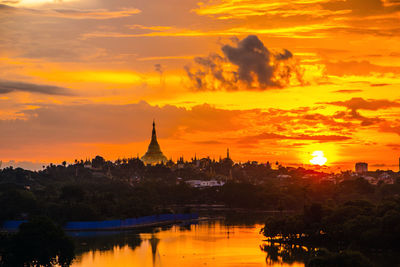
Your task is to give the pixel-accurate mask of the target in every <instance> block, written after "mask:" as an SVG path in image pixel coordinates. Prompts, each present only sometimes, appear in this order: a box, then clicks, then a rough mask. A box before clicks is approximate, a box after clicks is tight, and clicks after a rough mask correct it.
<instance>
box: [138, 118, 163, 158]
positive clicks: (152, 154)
mask: <svg viewBox="0 0 400 267" xmlns="http://www.w3.org/2000/svg"><path fill="white" fill-rule="evenodd" d="M141 160H142V161H143V162H144V163H145V164H157V163H161V162H167V161H168V159H167V157H166V156H164V154H163V153H162V152H161V149H160V145H159V144H158V142H157V135H156V124H155V122H154V120H153V131H152V133H151V141H150V144H149V148H148V149H147V152H146V154H144V156H143V157H141Z"/></svg>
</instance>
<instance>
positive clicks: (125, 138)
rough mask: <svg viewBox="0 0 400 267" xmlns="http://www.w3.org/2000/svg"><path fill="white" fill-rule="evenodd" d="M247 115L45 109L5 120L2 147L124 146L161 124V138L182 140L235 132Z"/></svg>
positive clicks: (101, 107) (205, 109) (206, 109)
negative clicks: (92, 144)
mask: <svg viewBox="0 0 400 267" xmlns="http://www.w3.org/2000/svg"><path fill="white" fill-rule="evenodd" d="M246 113H247V112H246V111H235V110H223V109H218V108H215V107H212V106H210V105H207V104H204V105H198V106H194V107H193V108H192V109H185V108H178V107H176V106H170V105H167V106H164V107H158V106H151V105H149V104H148V103H146V102H144V101H142V102H139V103H136V104H128V105H109V104H86V105H43V106H39V108H36V109H33V110H23V111H20V114H21V117H22V119H15V120H0V129H2V131H0V140H1V146H2V147H5V146H10V147H19V146H25V145H32V144H40V145H44V146H46V145H54V144H68V143H111V144H113V143H114V144H115V143H116V144H121V143H130V142H139V141H144V140H147V139H148V138H149V135H150V133H151V123H152V121H153V119H154V118H155V119H156V124H157V128H158V129H159V130H160V131H159V137H160V138H172V137H173V138H174V139H179V138H180V136H181V135H186V134H196V133H198V132H208V133H210V132H212V133H215V132H221V131H222V132H226V131H236V130H239V129H241V128H243V127H246V125H245V124H244V122H246V121H245V120H240V119H238V118H240V117H241V116H243V115H244V114H246Z"/></svg>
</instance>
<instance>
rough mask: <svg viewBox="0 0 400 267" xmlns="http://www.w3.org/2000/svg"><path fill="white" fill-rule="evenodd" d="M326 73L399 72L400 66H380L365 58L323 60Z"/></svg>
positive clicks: (362, 74) (338, 74)
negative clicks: (357, 59) (361, 59)
mask: <svg viewBox="0 0 400 267" xmlns="http://www.w3.org/2000/svg"><path fill="white" fill-rule="evenodd" d="M322 63H323V64H324V65H325V67H326V70H327V73H328V74H331V75H336V76H345V75H357V76H366V75H370V74H371V73H374V72H375V73H395V74H400V67H397V66H381V65H376V64H372V63H371V62H369V61H367V60H363V61H337V62H331V61H325V62H322Z"/></svg>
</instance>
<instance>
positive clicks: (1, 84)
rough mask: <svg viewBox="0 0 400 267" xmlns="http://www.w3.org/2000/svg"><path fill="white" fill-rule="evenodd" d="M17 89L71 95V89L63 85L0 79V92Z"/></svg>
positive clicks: (5, 92) (9, 91) (4, 92)
mask: <svg viewBox="0 0 400 267" xmlns="http://www.w3.org/2000/svg"><path fill="white" fill-rule="evenodd" d="M15 91H23V92H30V93H40V94H48V95H71V91H70V89H67V88H63V87H58V86H53V85H41V84H33V83H24V82H17V81H7V80H0V94H7V93H11V92H15Z"/></svg>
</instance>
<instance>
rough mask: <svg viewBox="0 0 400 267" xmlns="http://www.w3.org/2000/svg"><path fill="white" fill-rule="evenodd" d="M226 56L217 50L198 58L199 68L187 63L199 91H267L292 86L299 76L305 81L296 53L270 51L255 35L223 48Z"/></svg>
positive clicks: (191, 79) (192, 81) (189, 72)
mask: <svg viewBox="0 0 400 267" xmlns="http://www.w3.org/2000/svg"><path fill="white" fill-rule="evenodd" d="M221 50H222V52H223V56H221V55H219V54H216V53H213V54H210V55H209V56H208V57H196V58H195V59H194V62H195V64H196V67H197V68H195V69H192V68H191V67H190V66H185V70H186V73H187V76H188V77H189V80H190V81H191V85H192V86H193V87H194V88H195V89H196V90H227V91H234V90H243V89H245V90H265V89H268V88H283V87H287V86H289V84H290V82H291V80H293V78H295V79H296V80H297V82H300V83H303V81H302V75H301V71H300V68H299V66H298V65H297V64H296V62H295V61H294V60H293V54H292V53H291V52H290V51H288V50H286V49H285V50H284V51H283V52H282V53H274V52H271V51H270V50H268V48H266V47H265V46H264V44H263V43H262V42H261V40H260V39H259V38H258V37H257V36H255V35H249V36H247V37H246V38H244V39H242V40H238V41H237V42H236V45H234V46H231V45H224V46H222V47H221Z"/></svg>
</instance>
